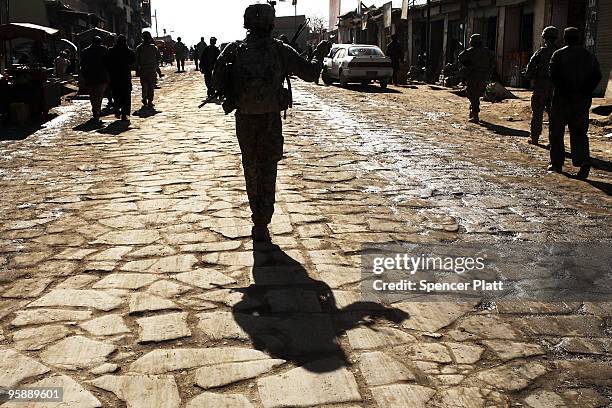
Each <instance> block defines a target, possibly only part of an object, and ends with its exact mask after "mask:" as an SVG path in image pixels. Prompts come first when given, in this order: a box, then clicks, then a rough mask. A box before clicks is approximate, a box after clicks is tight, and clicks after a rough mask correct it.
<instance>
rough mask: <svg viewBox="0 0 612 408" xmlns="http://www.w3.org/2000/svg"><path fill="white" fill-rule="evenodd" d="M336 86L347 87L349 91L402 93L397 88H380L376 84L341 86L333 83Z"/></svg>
mask: <svg viewBox="0 0 612 408" xmlns="http://www.w3.org/2000/svg"><path fill="white" fill-rule="evenodd" d="M335 86H337V87H338V88H344V89H348V90H351V91H357V92H364V93H402V92H401V91H398V90H397V89H391V88H381V87H380V86H378V85H371V84H368V85H364V84H348V85H346V86H345V87H342V86H341V85H335Z"/></svg>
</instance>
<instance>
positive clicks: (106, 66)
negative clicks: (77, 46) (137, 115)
mask: <svg viewBox="0 0 612 408" xmlns="http://www.w3.org/2000/svg"><path fill="white" fill-rule="evenodd" d="M160 60H161V54H160V52H159V50H158V49H157V47H156V46H155V44H154V42H153V38H152V36H151V34H150V33H149V32H143V34H142V42H141V43H140V44H139V45H138V47H137V48H136V51H134V50H132V49H131V48H130V47H129V46H128V44H127V38H126V37H125V36H124V35H119V36H117V38H116V40H115V41H114V44H113V45H112V46H111V47H110V48H109V47H106V46H105V45H104V44H103V42H102V39H101V38H100V37H98V36H96V37H94V38H93V40H92V43H91V45H90V46H89V47H87V48H85V49H84V50H83V53H82V55H81V75H82V78H83V85H84V86H85V88H86V90H87V92H88V93H89V98H90V102H91V110H92V121H93V122H95V123H96V124H100V123H101V114H102V100H103V98H104V97H105V96H106V97H107V98H108V99H109V101H112V108H113V110H114V114H115V117H116V118H117V119H121V120H122V121H127V120H128V117H129V116H130V111H131V104H132V103H131V93H132V70H133V69H134V68H135V69H136V73H137V75H138V76H139V77H140V83H141V85H142V104H143V106H144V107H147V108H153V107H154V104H153V98H154V94H155V86H156V83H157V75H158V74H159V73H160V72H159V61H160Z"/></svg>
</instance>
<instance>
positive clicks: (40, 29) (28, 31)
mask: <svg viewBox="0 0 612 408" xmlns="http://www.w3.org/2000/svg"><path fill="white" fill-rule="evenodd" d="M59 37H60V36H59V30H56V29H55V28H51V27H45V26H41V25H37V24H31V23H10V24H3V25H0V39H1V40H14V39H15V38H27V39H30V40H38V41H42V40H52V39H59Z"/></svg>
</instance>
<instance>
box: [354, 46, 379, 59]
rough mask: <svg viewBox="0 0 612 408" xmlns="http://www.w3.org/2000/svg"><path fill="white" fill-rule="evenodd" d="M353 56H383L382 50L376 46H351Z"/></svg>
mask: <svg viewBox="0 0 612 408" xmlns="http://www.w3.org/2000/svg"><path fill="white" fill-rule="evenodd" d="M348 54H349V55H350V56H351V57H361V56H370V55H375V56H383V53H382V51H381V50H379V49H378V48H376V47H351V48H349V53H348Z"/></svg>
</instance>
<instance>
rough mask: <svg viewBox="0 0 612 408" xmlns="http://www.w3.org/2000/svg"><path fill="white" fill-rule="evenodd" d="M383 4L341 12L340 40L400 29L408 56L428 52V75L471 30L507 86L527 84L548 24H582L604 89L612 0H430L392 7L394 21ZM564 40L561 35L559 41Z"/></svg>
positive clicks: (375, 40)
mask: <svg viewBox="0 0 612 408" xmlns="http://www.w3.org/2000/svg"><path fill="white" fill-rule="evenodd" d="M383 14H384V9H383V7H380V8H369V9H365V10H363V11H362V13H361V15H358V14H357V10H355V11H352V12H350V13H346V14H344V15H342V16H339V17H338V21H337V23H336V26H335V27H336V29H337V32H338V42H343V43H351V42H361V43H364V42H365V43H369V44H376V45H379V46H381V47H382V46H384V44H386V43H387V42H388V40H389V37H390V36H391V34H398V36H399V38H400V42H401V43H402V45H403V47H404V50H405V61H406V62H407V63H408V64H410V65H417V61H419V58H420V57H421V60H422V56H423V55H425V54H428V56H429V58H428V61H429V71H430V73H431V75H430V78H436V77H437V75H438V74H439V73H440V72H441V71H442V69H443V68H444V66H445V65H446V64H448V63H453V62H454V61H456V58H457V55H458V54H459V53H460V52H461V51H463V50H464V49H465V48H466V46H467V43H468V41H469V37H470V36H471V35H472V34H475V33H479V34H481V35H482V37H483V40H484V43H485V45H486V46H487V47H488V48H489V49H491V50H492V51H493V52H494V53H495V56H496V60H497V71H496V74H497V78H496V79H498V80H500V81H501V82H502V83H503V84H505V85H509V86H518V87H527V86H529V83H528V82H527V81H526V80H525V79H524V78H523V76H522V75H521V71H522V70H523V69H524V68H525V67H526V65H527V63H528V62H529V58H530V56H531V55H532V53H533V52H534V51H535V50H536V49H538V48H539V47H540V45H541V44H542V38H541V33H542V30H543V29H544V27H546V26H549V25H554V26H556V27H558V28H559V29H560V30H563V29H565V28H567V27H571V26H574V27H578V28H579V29H580V30H581V31H582V32H583V33H584V41H585V46H587V47H588V48H590V49H591V50H592V51H593V52H594V53H595V54H596V55H597V57H598V59H599V60H600V63H601V67H602V72H603V74H604V77H605V79H604V80H603V81H602V82H601V84H600V85H599V87H598V89H597V93H603V92H604V91H605V89H606V85H607V83H608V77H609V75H610V69H611V68H612V1H609V0H432V1H431V2H430V6H429V7H428V6H427V5H426V4H419V5H416V6H412V7H410V9H409V10H408V14H407V18H406V19H402V18H401V14H402V10H401V9H393V10H392V18H391V20H390V21H391V24H390V25H389V24H388V23H389V19H385V18H384V15H383ZM561 42H562V40H560V43H561Z"/></svg>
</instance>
